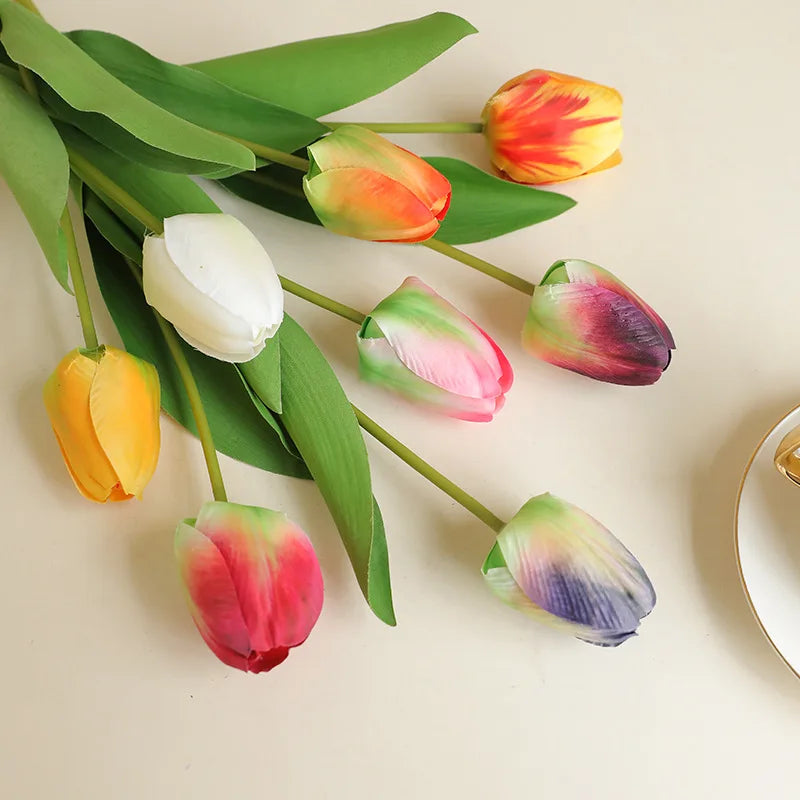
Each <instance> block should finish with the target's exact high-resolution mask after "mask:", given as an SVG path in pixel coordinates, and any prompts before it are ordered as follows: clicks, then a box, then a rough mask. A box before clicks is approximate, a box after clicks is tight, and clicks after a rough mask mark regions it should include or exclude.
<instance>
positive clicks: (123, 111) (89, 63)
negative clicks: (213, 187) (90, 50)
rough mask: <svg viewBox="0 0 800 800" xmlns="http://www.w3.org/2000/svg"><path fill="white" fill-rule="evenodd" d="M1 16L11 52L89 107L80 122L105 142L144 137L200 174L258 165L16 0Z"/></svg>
mask: <svg viewBox="0 0 800 800" xmlns="http://www.w3.org/2000/svg"><path fill="white" fill-rule="evenodd" d="M0 21H1V22H2V32H0V41H2V43H3V46H4V47H5V49H6V51H7V52H8V55H9V56H10V57H11V58H12V59H13V60H14V61H16V62H17V63H18V64H22V65H23V66H25V67H27V68H28V69H30V70H31V71H32V72H35V73H36V74H37V75H38V76H39V77H40V78H41V79H42V80H43V81H44V82H45V84H47V85H48V86H49V87H50V88H51V89H52V90H53V92H55V94H57V95H58V96H59V97H61V98H62V99H63V100H64V101H65V103H66V104H68V106H66V108H68V107H70V106H71V107H72V109H75V111H76V112H87V113H86V114H85V115H83V116H80V115H78V116H80V122H79V123H78V124H79V125H80V127H82V128H83V129H84V130H86V131H87V132H88V133H90V135H92V136H94V137H96V138H98V139H99V140H101V141H107V140H110V141H109V145H110V146H111V147H112V148H113V146H114V143H117V144H119V142H120V141H121V142H128V143H129V142H130V140H132V139H135V140H139V143H140V144H141V152H143V153H144V152H150V151H157V150H160V151H164V153H169V154H173V156H177V157H181V158H183V159H185V160H186V165H185V167H184V168H181V171H191V172H193V173H197V174H213V173H215V172H219V170H220V169H222V168H224V167H236V168H238V169H244V170H247V169H254V167H255V157H254V156H253V153H252V152H251V151H250V150H248V149H247V148H246V147H243V146H242V145H240V144H238V143H236V142H233V141H231V140H230V139H226V138H225V137H224V136H220V135H219V134H216V133H213V132H211V131H207V130H205V129H203V128H201V127H199V126H197V125H194V124H192V123H190V122H187V121H186V120H183V119H181V118H180V117H177V116H175V115H174V114H171V113H170V112H168V111H165V110H164V109H163V108H160V107H159V106H157V105H156V104H155V103H151V102H150V101H149V100H147V99H146V98H144V97H142V96H141V95H140V94H137V93H136V92H135V91H133V90H132V89H130V88H129V87H128V86H126V85H125V84H124V83H122V82H121V81H119V80H117V79H116V78H115V77H114V76H113V75H111V74H110V73H109V72H107V71H106V70H104V69H103V68H102V67H101V66H100V65H99V64H98V63H97V62H96V61H94V60H93V59H92V58H90V57H89V56H88V55H87V54H86V53H84V52H83V50H81V49H80V47H78V46H77V45H76V44H74V43H73V42H71V41H70V40H69V39H68V38H67V37H66V36H64V35H63V34H61V33H59V32H58V31H57V30H56V29H55V28H53V27H51V26H50V25H48V24H47V23H46V22H45V21H44V20H43V19H42V18H41V17H38V16H37V15H36V14H34V13H32V12H31V11H28V10H27V9H26V8H23V7H22V6H21V5H19V4H18V3H16V2H13V0H0ZM42 88H43V91H44V93H45V94H46V92H47V89H45V88H44V87H42ZM57 110H58V109H57ZM61 110H62V111H63V110H64V108H62V109H61ZM71 116H72V115H71ZM72 121H77V120H75V119H73V120H72ZM165 160H166V161H170V162H171V161H172V159H166V158H165ZM175 168H176V169H178V167H177V166H176V167H175Z"/></svg>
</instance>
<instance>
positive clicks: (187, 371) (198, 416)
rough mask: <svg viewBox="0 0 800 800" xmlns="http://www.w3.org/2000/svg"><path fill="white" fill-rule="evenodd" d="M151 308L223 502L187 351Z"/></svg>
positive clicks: (222, 489)
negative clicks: (173, 364) (175, 369)
mask: <svg viewBox="0 0 800 800" xmlns="http://www.w3.org/2000/svg"><path fill="white" fill-rule="evenodd" d="M125 261H126V262H127V264H128V267H129V268H130V270H131V272H132V273H133V277H134V278H136V281H137V283H138V284H139V286H142V276H141V274H140V272H139V270H138V269H137V267H136V265H135V264H134V263H133V262H132V261H130V260H129V259H127V258H126V259H125ZM150 310H151V311H152V312H153V316H154V317H155V318H156V322H157V323H158V327H159V328H160V329H161V334H162V335H163V337H164V341H166V343H167V347H168V348H169V352H170V355H171V356H172V359H173V361H174V362H175V366H176V367H177V369H178V374H179V375H180V376H181V381H182V382H183V388H184V389H186V396H187V397H188V398H189V407H190V408H191V409H192V416H193V417H194V422H195V425H196V426H197V436H198V438H199V439H200V444H201V445H202V447H203V456H205V459H206V468H207V469H208V477H209V479H210V481H211V491H212V492H213V494H214V499H215V500H221V501H223V502H225V501H227V499H228V494H227V492H226V491H225V483H224V481H223V480H222V470H221V469H220V466H219V459H218V458H217V448H216V447H215V446H214V437H213V436H212V435H211V426H210V425H209V424H208V417H207V416H206V410H205V408H204V407H203V399H202V398H201V397H200V389H198V387H197V381H196V380H195V379H194V375H193V374H192V368H191V367H190V366H189V362H188V360H187V359H186V353H184V352H183V347H182V346H181V343H180V340H179V339H178V336H177V334H176V333H175V331H174V330H173V328H172V326H171V325H170V324H169V323H168V322H167V321H166V320H165V319H164V317H162V316H161V314H159V313H158V311H156V310H155V309H154V308H151V309H150Z"/></svg>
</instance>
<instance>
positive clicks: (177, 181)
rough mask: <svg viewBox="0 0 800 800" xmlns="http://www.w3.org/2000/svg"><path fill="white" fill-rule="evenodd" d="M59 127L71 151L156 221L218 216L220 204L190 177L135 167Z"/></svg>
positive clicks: (139, 226) (91, 140) (78, 132)
mask: <svg viewBox="0 0 800 800" xmlns="http://www.w3.org/2000/svg"><path fill="white" fill-rule="evenodd" d="M57 127H58V131H59V133H60V134H61V137H62V139H63V140H64V143H65V144H66V145H67V146H68V147H69V148H71V149H74V150H76V151H77V152H78V153H80V154H81V155H82V156H84V158H86V159H88V160H89V161H91V162H92V164H94V166H96V167H97V168H98V169H99V170H100V171H101V172H103V173H105V174H106V175H107V176H108V177H109V178H111V180H112V181H113V182H114V183H116V184H117V185H119V186H121V187H122V188H123V189H125V191H126V192H128V193H129V194H130V195H132V196H133V197H134V198H135V199H136V200H138V201H139V202H140V203H141V204H142V205H143V206H144V207H145V208H147V209H149V210H150V211H151V212H152V213H153V214H155V215H156V216H157V217H160V218H161V219H164V218H166V217H172V216H174V215H175V214H186V213H198V214H213V213H218V212H219V210H220V209H219V207H218V206H217V204H216V203H215V202H214V201H213V200H212V199H211V198H210V197H209V196H208V195H207V194H206V193H205V192H204V191H203V189H201V188H200V187H199V186H198V185H197V184H196V183H195V182H194V181H193V180H192V179H191V178H189V177H188V176H186V175H178V174H175V173H172V172H161V171H160V170H155V169H150V168H149V167H145V166H142V165H141V164H134V163H133V162H132V161H128V160H127V159H124V158H120V157H119V156H117V155H115V154H114V153H113V152H111V150H109V149H108V148H106V147H103V145H101V144H99V143H98V142H95V141H94V140H93V139H90V138H89V137H88V136H85V135H84V134H82V133H81V132H80V131H78V130H76V129H75V128H73V127H72V126H70V125H65V124H63V123H58V124H57ZM89 185H90V186H91V188H92V190H93V191H94V192H95V193H97V194H99V195H101V196H102V189H101V188H99V187H96V186H92V185H91V184H89ZM103 199H104V200H105V198H103ZM112 207H113V206H112ZM114 210H115V211H116V210H117V209H116V208H115V209H114ZM123 219H124V220H125V222H126V224H127V223H128V221H129V217H127V216H125V215H124V214H123ZM129 227H131V229H132V230H137V231H138V230H143V228H142V226H141V225H138V227H137V226H134V225H133V224H131V225H129Z"/></svg>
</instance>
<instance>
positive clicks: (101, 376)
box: [43, 346, 161, 503]
mask: <svg viewBox="0 0 800 800" xmlns="http://www.w3.org/2000/svg"><path fill="white" fill-rule="evenodd" d="M43 394H44V404H45V408H46V409H47V413H48V415H49V417H50V422H51V424H52V426H53V431H54V432H55V435H56V438H57V439H58V444H59V446H60V447H61V454H62V455H63V456H64V461H65V463H66V465H67V469H68V470H69V474H70V475H71V476H72V480H73V481H74V482H75V486H77V488H78V491H79V492H80V493H81V494H82V495H83V496H84V497H87V498H89V500H94V501H95V502H97V503H105V502H106V501H107V500H111V501H112V502H114V501H119V500H129V499H130V498H131V497H141V495H142V491H143V489H144V487H145V486H146V485H147V482H148V481H149V480H150V478H151V477H152V475H153V472H154V471H155V468H156V463H157V462H158V450H159V444H160V441H161V436H160V430H159V405H160V388H159V383H158V373H157V372H156V369H155V367H154V366H153V365H152V364H149V363H148V362H147V361H142V360H141V359H140V358H136V357H135V356H132V355H130V354H129V353H126V352H124V351H123V350H117V348H116V347H108V346H104V347H101V348H99V349H98V350H97V351H93V352H88V351H86V350H80V349H79V350H73V351H72V352H71V353H67V355H66V356H64V358H63V359H62V360H61V362H60V363H59V365H58V366H57V367H56V369H55V371H54V372H53V374H52V375H51V376H50V377H49V378H48V379H47V382H46V383H45V385H44V393H43Z"/></svg>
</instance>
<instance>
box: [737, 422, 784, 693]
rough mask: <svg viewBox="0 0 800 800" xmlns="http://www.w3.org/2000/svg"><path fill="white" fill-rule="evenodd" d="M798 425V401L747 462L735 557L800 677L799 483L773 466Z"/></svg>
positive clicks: (766, 627) (762, 620)
mask: <svg viewBox="0 0 800 800" xmlns="http://www.w3.org/2000/svg"><path fill="white" fill-rule="evenodd" d="M798 425H800V406H798V407H796V408H794V409H792V411H790V412H789V413H788V414H787V415H786V416H785V417H783V419H781V420H780V421H779V422H777V423H776V424H775V425H774V426H773V427H772V428H771V429H770V430H769V431H768V432H767V434H766V435H765V436H764V438H763V439H762V440H761V442H760V443H759V444H758V446H757V447H756V450H755V452H754V453H753V455H752V456H751V458H750V461H749V462H748V464H747V466H746V467H745V472H744V476H743V477H742V482H741V484H740V485H739V496H738V499H737V503H736V520H735V545H736V561H737V563H738V565H739V575H740V576H741V579H742V586H743V587H744V593H745V595H746V596H747V600H748V602H749V603H750V607H751V609H752V610H753V614H754V615H755V617H756V620H757V621H758V624H759V625H760V626H761V629H762V630H763V631H764V634H765V635H766V637H767V639H769V641H770V643H771V644H772V646H773V647H774V648H775V650H776V652H777V653H778V655H779V656H780V657H781V658H782V659H783V660H784V662H785V663H786V665H787V666H788V667H789V669H791V670H792V672H794V674H795V675H797V677H798V678H800V486H797V485H795V484H793V483H792V482H791V481H789V480H787V479H786V477H784V476H783V475H781V474H780V472H778V470H777V469H776V468H775V460H774V459H775V451H776V450H777V448H778V445H779V444H780V443H781V441H782V440H783V438H784V437H785V436H786V434H787V433H789V432H790V431H791V430H792V429H793V428H796V427H797V426H798Z"/></svg>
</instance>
